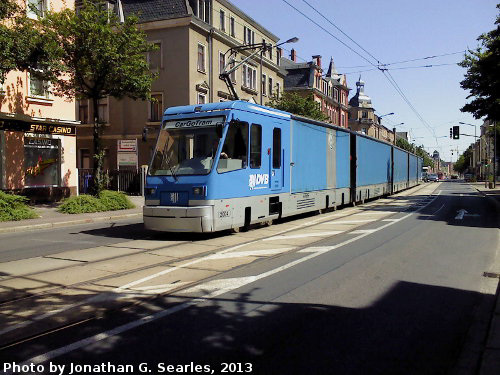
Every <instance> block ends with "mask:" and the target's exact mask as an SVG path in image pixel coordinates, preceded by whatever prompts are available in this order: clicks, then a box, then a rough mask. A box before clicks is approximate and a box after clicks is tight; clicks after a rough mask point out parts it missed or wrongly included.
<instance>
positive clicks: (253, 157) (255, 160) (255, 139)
mask: <svg viewBox="0 0 500 375" xmlns="http://www.w3.org/2000/svg"><path fill="white" fill-rule="evenodd" d="M261 160H262V126H261V125H257V124H252V126H251V128H250V168H260V165H261Z"/></svg>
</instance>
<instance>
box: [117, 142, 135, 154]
mask: <svg viewBox="0 0 500 375" xmlns="http://www.w3.org/2000/svg"><path fill="white" fill-rule="evenodd" d="M117 151H118V152H137V139H119V140H118V148H117Z"/></svg>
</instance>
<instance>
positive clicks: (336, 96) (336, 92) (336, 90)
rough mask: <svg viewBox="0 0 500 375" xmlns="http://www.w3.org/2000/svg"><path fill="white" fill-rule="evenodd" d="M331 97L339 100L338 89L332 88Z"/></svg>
mask: <svg viewBox="0 0 500 375" xmlns="http://www.w3.org/2000/svg"><path fill="white" fill-rule="evenodd" d="M333 99H335V100H336V101H339V90H338V89H333Z"/></svg>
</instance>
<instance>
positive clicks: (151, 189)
mask: <svg viewBox="0 0 500 375" xmlns="http://www.w3.org/2000/svg"><path fill="white" fill-rule="evenodd" d="M144 193H145V194H146V195H154V193H156V188H146V189H144Z"/></svg>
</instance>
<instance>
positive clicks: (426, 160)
mask: <svg viewBox="0 0 500 375" xmlns="http://www.w3.org/2000/svg"><path fill="white" fill-rule="evenodd" d="M396 146H398V147H399V148H402V149H403V150H406V151H409V152H411V153H413V154H415V155H417V156H419V157H421V158H422V159H423V164H422V166H424V167H433V166H434V160H433V159H432V158H431V156H430V155H429V153H428V152H427V151H425V149H424V148H423V146H415V145H414V144H413V143H410V142H408V141H407V140H406V139H404V138H398V139H397V140H396Z"/></svg>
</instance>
